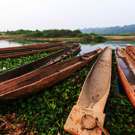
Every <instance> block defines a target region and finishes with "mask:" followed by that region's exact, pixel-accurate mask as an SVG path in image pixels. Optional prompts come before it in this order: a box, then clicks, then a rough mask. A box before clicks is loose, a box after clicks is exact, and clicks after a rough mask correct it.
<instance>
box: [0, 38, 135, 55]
mask: <svg viewBox="0 0 135 135" xmlns="http://www.w3.org/2000/svg"><path fill="white" fill-rule="evenodd" d="M22 45H23V44H21V43H17V42H12V41H7V40H0V48H4V47H15V46H22ZM80 45H81V52H80V54H83V53H86V52H89V51H92V50H95V49H97V48H104V47H107V46H110V47H112V48H113V49H115V48H116V47H125V46H127V45H135V42H130V41H129V42H128V41H107V42H105V43H98V44H80Z"/></svg>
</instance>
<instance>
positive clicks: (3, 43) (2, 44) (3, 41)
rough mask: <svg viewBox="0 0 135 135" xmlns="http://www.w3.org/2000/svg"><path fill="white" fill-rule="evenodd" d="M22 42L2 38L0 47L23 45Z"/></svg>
mask: <svg viewBox="0 0 135 135" xmlns="http://www.w3.org/2000/svg"><path fill="white" fill-rule="evenodd" d="M21 45H22V44H20V43H16V42H13V41H7V40H0V48H5V47H15V46H21Z"/></svg>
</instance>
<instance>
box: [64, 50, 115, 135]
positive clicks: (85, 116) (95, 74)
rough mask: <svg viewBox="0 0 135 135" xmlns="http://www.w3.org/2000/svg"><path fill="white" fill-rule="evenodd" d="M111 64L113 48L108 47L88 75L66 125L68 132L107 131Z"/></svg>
mask: <svg viewBox="0 0 135 135" xmlns="http://www.w3.org/2000/svg"><path fill="white" fill-rule="evenodd" d="M111 64H112V50H111V48H106V49H105V50H104V51H103V52H102V54H101V55H100V56H99V58H98V59H97V61H96V63H95V65H94V66H93V68H92V70H91V71H90V72H89V74H88V76H87V77H86V80H85V82H84V84H83V87H82V90H81V93H80V95H79V98H78V101H77V103H76V105H74V106H73V108H72V110H71V112H70V114H69V116H68V119H67V121H66V123H65V125H64V130H65V131H66V132H69V133H70V134H72V135H101V134H102V132H104V133H105V130H104V128H103V125H104V119H105V113H104V108H105V105H106V102H107V98H108V95H109V91H110V83H111ZM106 134H107V133H106Z"/></svg>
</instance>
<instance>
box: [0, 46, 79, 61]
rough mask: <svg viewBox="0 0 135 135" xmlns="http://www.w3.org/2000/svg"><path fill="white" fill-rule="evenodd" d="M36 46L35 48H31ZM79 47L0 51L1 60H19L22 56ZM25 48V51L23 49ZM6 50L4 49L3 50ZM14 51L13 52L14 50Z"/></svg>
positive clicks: (46, 47)
mask: <svg viewBox="0 0 135 135" xmlns="http://www.w3.org/2000/svg"><path fill="white" fill-rule="evenodd" d="M31 46H34V47H31ZM73 46H79V44H56V45H55V44H54V45H43V44H41V45H29V46H27V47H18V48H17V49H13V48H14V47H13V48H10V49H11V50H9V48H5V49H6V50H2V51H0V59H4V58H17V57H21V56H27V55H33V54H36V53H41V52H52V51H57V50H60V49H63V48H66V47H73ZM22 48H23V49H22ZM2 49H4V48H2ZM12 49H13V50H12Z"/></svg>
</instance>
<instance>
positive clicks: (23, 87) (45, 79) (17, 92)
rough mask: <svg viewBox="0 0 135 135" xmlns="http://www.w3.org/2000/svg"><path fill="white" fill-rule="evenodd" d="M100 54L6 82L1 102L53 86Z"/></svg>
mask: <svg viewBox="0 0 135 135" xmlns="http://www.w3.org/2000/svg"><path fill="white" fill-rule="evenodd" d="M99 52H101V50H97V51H93V52H90V53H87V54H84V55H83V56H78V57H75V58H73V59H70V60H68V61H65V62H60V63H55V64H51V65H49V66H42V67H40V68H38V69H36V70H34V71H32V72H29V73H27V74H24V75H22V76H19V77H17V78H14V79H10V80H8V81H4V82H2V83H0V100H9V99H15V98H17V97H20V96H21V97H22V96H24V95H28V94H31V93H33V92H38V91H40V90H42V89H43V88H46V87H49V86H52V85H54V84H55V83H57V82H59V81H61V80H63V79H65V78H66V77H68V76H70V75H71V74H72V73H73V72H75V71H77V70H79V69H80V68H82V67H83V66H85V65H86V64H88V63H89V62H90V61H91V60H92V58H93V57H95V56H96V55H97V54H98V53H99Z"/></svg>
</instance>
